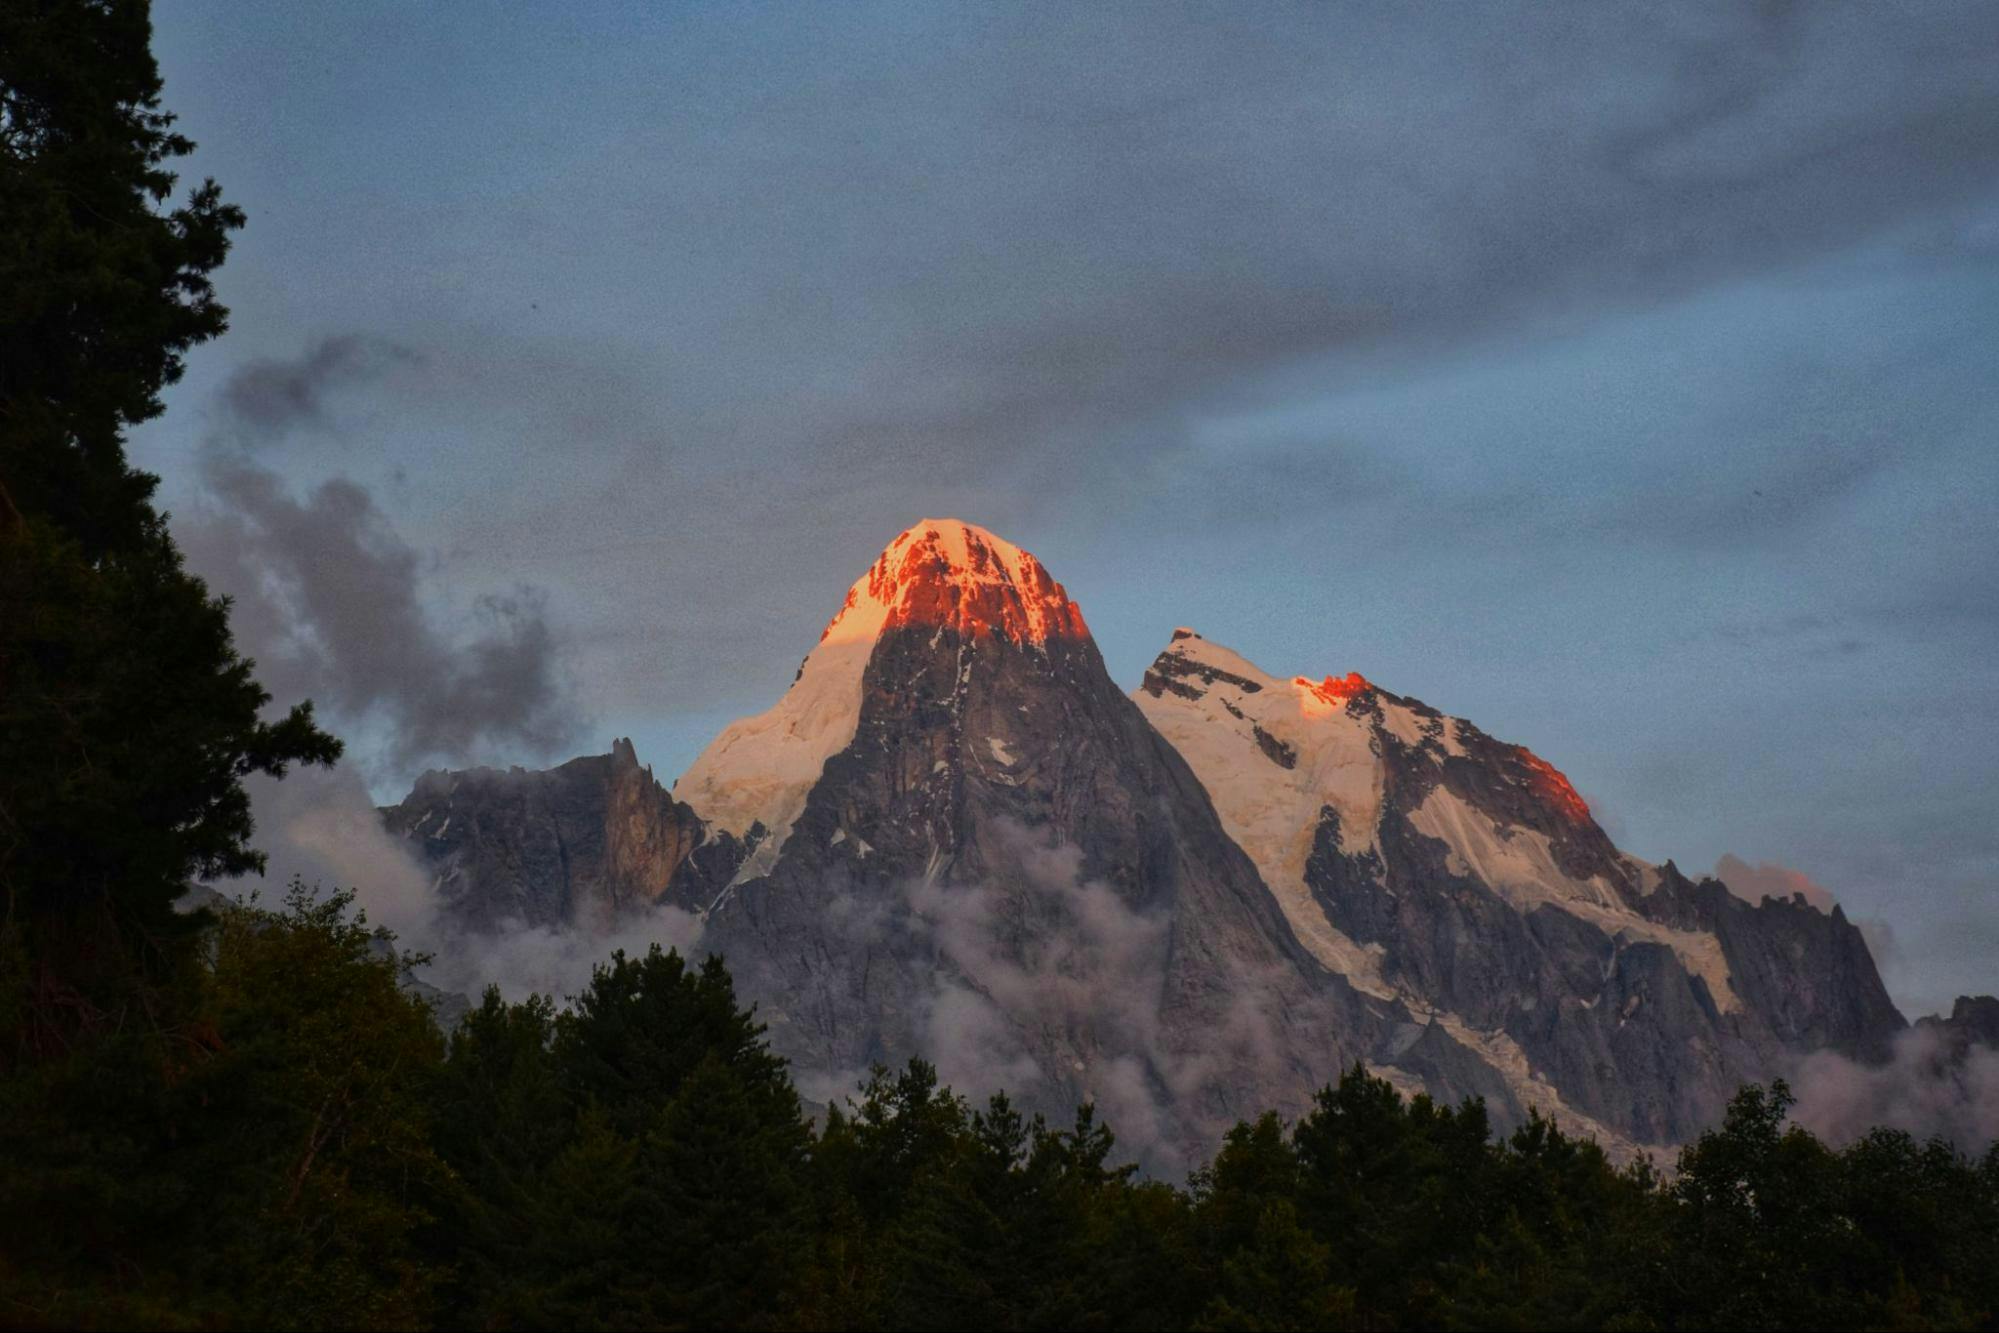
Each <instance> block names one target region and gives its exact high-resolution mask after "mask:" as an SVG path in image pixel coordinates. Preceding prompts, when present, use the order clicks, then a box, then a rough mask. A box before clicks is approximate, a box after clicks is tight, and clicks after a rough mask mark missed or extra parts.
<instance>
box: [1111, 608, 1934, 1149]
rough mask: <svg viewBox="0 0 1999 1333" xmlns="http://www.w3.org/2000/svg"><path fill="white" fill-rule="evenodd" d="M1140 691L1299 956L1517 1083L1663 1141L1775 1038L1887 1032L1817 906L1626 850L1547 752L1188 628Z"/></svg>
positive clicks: (1794, 1043) (1548, 1100)
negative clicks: (1272, 898) (1739, 888)
mask: <svg viewBox="0 0 1999 1333" xmlns="http://www.w3.org/2000/svg"><path fill="white" fill-rule="evenodd" d="M1137 698H1138V701H1139V704H1140V706H1141V707H1142V708H1143V709H1144V710H1145V712H1146V715H1147V716H1148V717H1149V718H1150V719H1151V720H1152V721H1153V723H1154V724H1155V726H1157V727H1158V728H1159V730H1160V731H1161V732H1162V733H1163V734H1164V735H1166V736H1167V737H1168V739H1170V740H1171V741H1172V742H1173V743H1174V744H1175V745H1176V746H1178V747H1180V749H1181V750H1182V752H1183V753H1184V754H1186V756H1187V758H1188V760H1189V762H1190V763H1191V764H1192V765H1193V767H1194V770H1195V772H1196V773H1197V774H1198V775H1199V776H1200V777H1201V779H1202V782H1203V784H1204V785H1205V787H1206V789H1207V791H1208V792H1209V794H1210V796H1211V797H1212V798H1213V800H1214V802H1215V805H1216V807H1217V809H1218V810H1219V811H1220V813H1221V816H1222V819H1223V822H1224V825H1225V826H1226V827H1227V828H1228V830H1229V832H1230V834H1231V835H1232V836H1233V837H1235V838H1236V839H1237V840H1238V841H1239V842H1240V843H1241V844H1242V845H1243V846H1244V847H1245V848H1246V849H1247V850H1248V851H1249V852H1250V854H1251V856H1252V857H1253V858H1255V860H1256V862H1257V865H1258V868H1259V869H1260V870H1261V871H1262V874H1263V878H1264V881H1265V883H1266V884H1268V885H1269V886H1270V887H1271V889H1272V891H1273V893H1275V894H1276V896H1277V899H1278V901H1279V902H1280V903H1281V904H1282V905H1283V907H1284V910H1285V913H1286V915H1287V916H1288V917H1289V918H1290V920H1291V922H1292V925H1293V928H1294V929H1295V930H1296V932H1297V934H1298V936H1299V937H1300V938H1301V939H1302V940H1304V941H1306V942H1307V944H1308V945H1309V946H1310V947H1311V948H1312V949H1313V951H1314V952H1315V954H1317V956H1318V957H1319V958H1320V960H1321V961H1322V962H1323V963H1324V964H1325V965H1326V966H1327V967H1328V968H1331V969H1333V970H1335V971H1338V972H1340V973H1342V974H1343V975H1346V976H1348V977H1349V978H1351V979H1352V980H1353V982H1354V984H1355V985H1356V986H1358V987H1360V988H1362V989H1364V990H1367V991H1369V992H1370V993H1373V994H1375V995H1379V996H1382V997H1384V998H1395V999H1398V1000H1400V1001H1402V1002H1403V1003H1405V1004H1407V1005H1408V1006H1409V1007H1410V1008H1411V1009H1412V1010H1413V1011H1416V1012H1419V1013H1425V1014H1428V1015H1430V1016H1432V1017H1433V1018H1434V1019H1435V1021H1436V1022H1437V1023H1438V1024H1440V1025H1441V1026H1442V1027H1444V1028H1445V1030H1447V1031H1449V1032H1451V1033H1453V1034H1454V1035H1456V1036H1457V1037H1458V1038H1459V1039H1460V1041H1461V1042H1463V1043H1464V1044H1465V1045H1468V1046H1470V1047H1472V1048H1473V1049H1476V1050H1478V1051H1479V1052H1480V1053H1481V1054H1482V1055H1483V1056H1485V1057H1486V1059H1487V1060H1488V1061H1489V1062H1490V1063H1491V1065H1492V1066H1493V1067H1494V1068H1495V1069H1496V1070H1498V1071H1500V1072H1501V1073H1502V1074H1503V1075H1504V1077H1505V1078H1506V1080H1507V1082H1508V1085H1509V1087H1510V1088H1511V1090H1512V1092H1513V1095H1514V1097H1515V1098H1516V1099H1517V1100H1519V1101H1521V1102H1533V1103H1537V1104H1539V1105H1540V1106H1542V1107H1543V1108H1544V1109H1551V1110H1554V1111H1556V1112H1557V1113H1558V1114H1561V1115H1566V1116H1568V1117H1569V1118H1571V1119H1573V1120H1575V1121H1576V1122H1578V1123H1580V1124H1582V1125H1584V1126H1590V1125H1594V1126H1597V1127H1600V1129H1601V1130H1602V1131H1604V1132H1606V1133H1607V1134H1609V1135H1612V1136H1617V1137H1623V1138H1629V1139H1632V1140H1635V1141H1637V1142H1639V1143H1649V1144H1669V1143H1674V1142H1678V1141H1681V1140H1683V1139H1685V1138H1687V1137H1689V1136H1691V1135H1692V1134H1694V1133H1696V1132H1697V1131H1698V1130H1699V1129H1700V1128H1701V1127H1703V1126H1705V1125H1707V1124H1710V1123H1712V1122H1713V1120H1714V1118H1715V1117H1716V1116H1717V1115H1718V1114H1719V1113H1720V1110H1721V1108H1722V1106H1723V1105H1724V1104H1725V1102H1726V1100H1727V1098H1728V1096H1729V1095H1730V1094H1731V1093H1732V1092H1733V1091H1734V1089H1735V1087H1736V1086H1737V1085H1738V1084H1740V1083H1742V1082H1744V1081H1748V1080H1752V1079H1761V1078H1767V1077H1769V1076H1770V1075H1771V1073H1772V1072H1776V1071H1781V1069H1782V1068H1783V1067H1784V1064H1785V1060H1786V1058H1787V1056H1789V1055H1792V1054H1796V1053H1802V1052H1805V1051H1809V1050H1814V1049H1819V1048H1822V1047H1832V1048H1834V1049H1837V1050H1840V1051H1842V1052H1844V1053H1848V1054H1853V1055H1859V1056H1863V1057H1866V1056H1875V1057H1878V1056H1881V1055H1884V1054H1885V1052H1886V1049H1887V1044H1888V1041H1889V1039H1890V1038H1891V1037H1892V1036H1893V1034H1894V1033H1895V1032H1896V1031H1898V1030H1900V1028H1901V1027H1902V1019H1901V1016H1900V1015H1899V1014H1897V1013H1896V1012H1895V1010H1894V1008H1893V1006H1892V1005H1891V1004H1890V1003H1889V1002H1888V997H1887V994H1886V992H1885V991H1884V990H1883V988H1882V986H1881V982H1880V979H1879V977H1878V976H1877V975H1876V974H1875V970H1874V966H1873V962H1872V960H1871V958H1870V957H1869V956H1868V954H1867V951H1866V946H1865V944H1864V942H1863V941H1862V939H1861V937H1860V933H1859V931H1858V930H1857V929H1855V928H1854V927H1853V926H1852V925H1851V924H1849V923H1848V922H1847V921H1846V918H1845V916H1844V915H1843V914H1841V913H1840V912H1839V911H1838V910H1837V909H1835V910H1834V912H1833V914H1832V915H1830V916H1827V915H1824V914H1822V913H1820V912H1819V911H1818V910H1817V909H1816V908H1813V907H1809V906H1806V905H1805V904H1803V903H1802V902H1795V903H1791V902H1781V903H1780V902H1775V901H1769V900H1766V901H1764V902H1763V903H1761V904H1758V905H1755V906H1752V905H1750V904H1748V903H1746V902H1743V901H1741V900H1740V899H1738V898H1736V897H1735V896H1734V895H1732V894H1730V893H1729V892H1728V891H1727V890H1726V889H1725V888H1724V887H1723V886H1722V885H1720V884H1719V883H1716V882H1713V881H1708V882H1706V883H1703V884H1698V885H1697V884H1693V883H1691V882H1689V881H1688V880H1686V879H1685V878H1684V877H1683V876H1681V875H1680V874H1679V872H1678V871H1677V870H1676V869H1675V868H1674V867H1673V866H1672V865H1671V864H1670V863H1669V864H1668V865H1666V866H1664V867H1653V866H1649V865H1646V864H1645V863H1643V862H1640V861H1638V860H1636V859H1634V858H1631V857H1628V856H1625V855H1623V854H1622V853H1620V852H1619V851H1618V850H1617V848H1615V847H1614V846H1612V844H1611V842H1610V840H1609V838H1607V837H1606V836H1605V835H1604V833H1603V830H1602V829H1601V828H1600V827H1599V826H1598V825H1597V823H1596V821H1595V820H1594V819H1593V818H1592V817H1591V815H1590V812H1589V807H1588V805H1587V803H1586V802H1584V801H1583V800H1582V798H1581V797H1580V796H1578V795H1577V794H1576V792H1575V789H1574V788H1573V787H1571V786H1570V785H1569V783H1568V781H1567V779H1566V778H1564V777H1563V776H1562V774H1561V773H1560V772H1558V771H1557V770H1556V769H1555V768H1554V767H1552V766H1551V765H1549V764H1548V763H1547V762H1546V761H1544V760H1542V759H1541V758H1539V757H1538V756H1536V755H1534V754H1532V753H1530V752H1529V751H1527V750H1525V749H1522V748H1521V747H1519V746H1515V745H1509V744H1506V743H1504V742H1501V741H1497V740H1494V739H1493V738H1492V737H1490V736H1487V735H1486V734H1485V733H1484V732H1482V731H1480V730H1479V729H1478V728H1477V727H1475V726H1473V725H1472V724H1470V723H1469V722H1465V721H1463V720H1462V719H1457V718H1450V717H1446V716H1444V715H1443V714H1441V713H1439V712H1437V711H1436V710H1435V709H1432V708H1430V707H1428V706H1426V705H1424V704H1422V703H1420V702H1419V701H1417V700H1414V699H1408V698H1404V697H1402V696H1399V695H1395V694H1392V693H1389V692H1388V691H1386V690H1383V689H1380V688H1378V687H1376V686H1375V685H1373V684H1371V683H1370V682H1368V681H1366V680H1364V679H1362V678H1361V677H1360V676H1358V675H1349V676H1346V677H1343V678H1332V677H1328V678H1326V679H1324V680H1322V681H1313V680H1310V679H1307V678H1304V677H1294V678H1291V679H1280V678H1277V677H1272V676H1270V675H1268V674H1267V673H1265V672H1263V671H1262V670H1260V669H1259V668H1257V667H1256V666H1254V665H1252V664H1251V663H1249V662H1248V661H1246V660H1245V659H1243V658H1242V657H1240V656H1239V655H1237V654H1235V653H1233V652H1230V651H1229V650H1228V649H1225V648H1222V647H1220V646H1219V645H1216V644H1212V643H1209V642H1207V641H1206V640H1204V639H1202V638H1201V637H1200V636H1199V635H1197V634H1194V633H1193V632H1192V631H1187V630H1182V631H1180V632H1178V633H1177V634H1176V635H1175V637H1174V640H1173V642H1172V643H1171V644H1169V645H1168V647H1167V649H1166V650H1165V651H1164V652H1162V653H1161V654H1160V656H1159V658H1158V659H1157V660H1156V661H1155V662H1154V663H1153V665H1152V668H1151V670H1149V671H1148V672H1147V674H1146V677H1145V681H1144V683H1143V685H1142V686H1141V687H1140V689H1139V691H1138V694H1137Z"/></svg>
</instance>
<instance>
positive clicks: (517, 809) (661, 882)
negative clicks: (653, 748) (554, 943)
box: [382, 741, 756, 930]
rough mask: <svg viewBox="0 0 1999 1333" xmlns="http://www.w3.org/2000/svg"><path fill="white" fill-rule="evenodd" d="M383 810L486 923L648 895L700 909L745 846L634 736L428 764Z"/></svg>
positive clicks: (620, 907) (474, 922) (465, 908)
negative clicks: (645, 756)
mask: <svg viewBox="0 0 1999 1333" xmlns="http://www.w3.org/2000/svg"><path fill="white" fill-rule="evenodd" d="M382 818H383V821H384V823H385V824H386V825H387V826H388V828H389V830H390V832H392V833H395V834H397V835H399V836H401V837H402V838H404V839H405V840H406V841H407V842H408V843H409V845H410V849H411V851H412V852H413V853H414V854H415V855H416V857H417V858H418V860H419V861H420V862H422V863H423V864H426V865H428V866H430V867H431V868H432V869H433V870H434V871H435V872H436V874H437V877H438V891H439V896H440V897H441V898H442V899H443V901H444V903H445V905H446V906H447V908H449V909H450V910H451V911H452V912H453V914H454V915H455V916H456V917H457V918H458V919H459V920H460V921H461V922H462V923H463V924H466V925H468V926H471V927H473V928H475V929H486V930H495V929H503V928H506V927H508V926H556V925H568V924H572V923H578V922H584V923H602V922H608V921H610V920H612V919H613V918H615V917H617V916H618V915H619V914H620V913H623V912H626V911H629V910H631V909H632V908H635V907H640V906H646V905H651V904H655V903H665V904H668V905H671V906H675V907H680V908H683V909H686V910H689V911H699V910H700V909H702V908H703V907H705V906H706V905H707V904H708V902H709V901H711V900H712V898H713V896H714V895H715V893H717V892H719V891H720V889H721V887H722V886H723V885H725V884H727V883H728V880H729V877H730V876H731V875H732V874H734V873H735V869H736V865H737V864H738V863H739V862H740V861H741V860H742V857H743V855H744V850H745V847H744V843H743V842H742V841H741V840H739V839H735V838H732V837H729V836H728V835H726V834H724V835H721V836H719V837H713V838H711V837H709V836H708V830H707V828H706V826H705V825H703V823H702V822H701V820H699V819H698V818H696V817H695V815H694V812H693V811H691V810H690V809H688V808H687V807H686V806H685V805H683V804H681V803H680V802H678V801H676V800H674V799H673V797H672V796H671V795H670V794H669V793H668V792H667V791H666V789H665V788H663V787H661V786H660V785H659V783H658V781H657V780H655V779H654V777H653V775H652V771H651V770H650V769H647V768H641V767H640V766H639V762H638V756H637V754H636V753H635V752H634V751H633V749H632V744H631V742H630V741H619V742H617V743H616V744H614V745H613V746H612V747H611V753H609V754H607V755H594V756H590V757H587V758H583V759H572V760H570V761H569V762H568V763H566V764H563V765H562V766H561V767H559V768H553V769H548V770H546V771H542V772H532V771H529V770H526V769H521V768H515V769H510V770H508V771H505V772H502V771H500V770H498V769H491V768H475V769H470V770H466V771H463V772H457V773H443V772H430V773H425V774H424V775H423V776H422V777H421V778H419V779H418V780H417V783H416V786H415V788H414V789H413V790H412V791H411V792H410V794H409V796H408V797H407V798H405V799H404V800H403V802H402V803H401V804H399V805H393V806H389V807H387V808H386V809H384V810H383V811H382ZM755 836H756V835H755V834H753V835H752V840H754V838H755Z"/></svg>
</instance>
